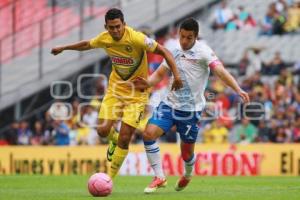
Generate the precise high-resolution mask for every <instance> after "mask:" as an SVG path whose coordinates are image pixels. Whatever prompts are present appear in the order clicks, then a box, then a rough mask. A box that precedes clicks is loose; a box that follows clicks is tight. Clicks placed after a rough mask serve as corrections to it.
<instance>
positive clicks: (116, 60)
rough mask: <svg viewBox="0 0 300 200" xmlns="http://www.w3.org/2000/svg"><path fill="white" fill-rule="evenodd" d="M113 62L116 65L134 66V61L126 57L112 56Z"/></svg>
mask: <svg viewBox="0 0 300 200" xmlns="http://www.w3.org/2000/svg"><path fill="white" fill-rule="evenodd" d="M111 61H112V63H113V64H115V65H125V66H131V65H133V64H134V60H133V59H132V58H126V57H117V56H112V57H111Z"/></svg>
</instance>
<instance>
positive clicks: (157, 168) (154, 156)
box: [143, 103, 173, 193]
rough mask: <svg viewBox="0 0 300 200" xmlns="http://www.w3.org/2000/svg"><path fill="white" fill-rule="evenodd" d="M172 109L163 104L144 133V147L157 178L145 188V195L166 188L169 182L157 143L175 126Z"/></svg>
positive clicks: (157, 109) (155, 112)
mask: <svg viewBox="0 0 300 200" xmlns="http://www.w3.org/2000/svg"><path fill="white" fill-rule="evenodd" d="M171 113H172V109H171V108H170V107H169V106H167V105H165V104H164V103H161V104H160V105H159V106H158V107H157V108H156V110H155V111H154V113H153V116H152V117H151V118H150V120H149V122H148V124H147V126H146V129H145V131H144V133H143V140H144V147H145V151H146V154H147V158H148V161H149V163H150V165H151V167H152V169H153V171H154V174H155V177H154V179H153V180H152V182H151V183H150V184H149V185H148V186H147V187H146V188H145V190H144V192H145V193H153V192H155V191H156V190H157V189H158V188H160V187H165V186H166V185H167V181H166V178H165V175H164V173H163V169H162V163H161V158H160V149H159V146H158V143H157V141H156V139H157V138H159V137H160V136H161V135H162V134H163V133H164V132H167V131H169V130H170V128H171V127H172V125H173V120H172V114H171Z"/></svg>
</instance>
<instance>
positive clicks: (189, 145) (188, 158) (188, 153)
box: [175, 112, 201, 191]
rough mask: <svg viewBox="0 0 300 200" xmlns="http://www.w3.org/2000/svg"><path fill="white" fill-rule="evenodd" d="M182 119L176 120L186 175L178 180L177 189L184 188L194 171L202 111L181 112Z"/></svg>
mask: <svg viewBox="0 0 300 200" xmlns="http://www.w3.org/2000/svg"><path fill="white" fill-rule="evenodd" d="M177 115H180V116H181V117H183V118H180V120H176V122H175V124H176V126H177V132H178V133H179V135H180V139H181V144H180V149H181V157H182V159H183V161H184V175H183V176H182V177H181V178H180V179H179V180H178V181H177V182H176V185H175V190H176V191H181V190H183V189H184V188H185V187H186V186H187V185H188V184H189V182H190V181H191V178H192V172H193V169H194V164H195V155H194V149H195V142H196V140H197V135H198V130H199V129H198V127H197V122H198V120H199V116H200V115H201V113H200V112H198V113H197V112H190V114H189V113H188V112H180V113H179V114H177Z"/></svg>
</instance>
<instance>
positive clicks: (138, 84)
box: [132, 76, 151, 90]
mask: <svg viewBox="0 0 300 200" xmlns="http://www.w3.org/2000/svg"><path fill="white" fill-rule="evenodd" d="M132 83H133V85H134V87H135V89H138V90H144V89H147V88H149V87H151V86H150V84H149V82H148V81H147V80H146V79H145V78H143V77H140V76H138V77H136V78H135V79H134V80H132Z"/></svg>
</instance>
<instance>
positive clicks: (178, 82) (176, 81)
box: [171, 77, 183, 90]
mask: <svg viewBox="0 0 300 200" xmlns="http://www.w3.org/2000/svg"><path fill="white" fill-rule="evenodd" d="M182 87H183V83H182V80H181V79H180V77H174V81H173V84H172V88H171V90H178V89H180V88H182Z"/></svg>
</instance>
